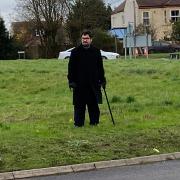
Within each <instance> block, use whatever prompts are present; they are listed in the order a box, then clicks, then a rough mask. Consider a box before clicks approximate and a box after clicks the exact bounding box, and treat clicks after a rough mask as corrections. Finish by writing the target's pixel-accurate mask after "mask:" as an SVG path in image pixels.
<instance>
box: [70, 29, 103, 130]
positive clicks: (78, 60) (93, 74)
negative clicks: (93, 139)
mask: <svg viewBox="0 0 180 180" xmlns="http://www.w3.org/2000/svg"><path fill="white" fill-rule="evenodd" d="M91 43H92V34H91V32H90V31H87V30H86V31H83V33H82V35H81V45H80V46H78V47H76V48H74V49H73V50H72V52H71V56H70V60H69V64H68V80H69V87H70V89H71V88H72V89H73V105H74V125H75V127H82V126H84V121H85V110H86V106H87V108H88V113H89V119H90V125H97V124H98V123H99V116H100V111H99V107H98V103H102V94H101V86H102V87H103V88H105V85H106V79H105V76H104V68H103V62H102V57H101V53H100V50H99V49H97V48H95V47H93V46H92V44H91Z"/></svg>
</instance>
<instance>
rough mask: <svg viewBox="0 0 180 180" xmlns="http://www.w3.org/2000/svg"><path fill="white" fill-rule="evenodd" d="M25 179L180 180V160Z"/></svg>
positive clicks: (27, 179)
mask: <svg viewBox="0 0 180 180" xmlns="http://www.w3.org/2000/svg"><path fill="white" fill-rule="evenodd" d="M24 180H180V160H172V161H163V162H158V163H153V164H144V165H133V166H123V167H115V168H107V169H100V170H93V171H88V172H79V173H69V174H65V175H60V176H46V177H35V178H26V179H24Z"/></svg>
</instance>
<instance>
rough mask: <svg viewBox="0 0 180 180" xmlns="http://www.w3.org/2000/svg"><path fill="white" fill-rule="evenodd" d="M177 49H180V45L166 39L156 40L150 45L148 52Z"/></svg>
mask: <svg viewBox="0 0 180 180" xmlns="http://www.w3.org/2000/svg"><path fill="white" fill-rule="evenodd" d="M177 51H180V45H178V44H171V43H169V42H166V41H154V42H152V46H150V47H148V53H172V52H177Z"/></svg>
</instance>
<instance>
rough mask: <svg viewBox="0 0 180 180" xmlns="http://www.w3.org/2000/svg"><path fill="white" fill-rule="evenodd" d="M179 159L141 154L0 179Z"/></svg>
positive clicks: (0, 178) (2, 175)
mask: <svg viewBox="0 0 180 180" xmlns="http://www.w3.org/2000/svg"><path fill="white" fill-rule="evenodd" d="M178 159H180V152H175V153H168V154H159V155H151V156H143V157H136V158H129V159H120V160H110V161H100V162H92V163H84V164H74V165H68V166H58V167H50V168H42V169H31V170H23V171H13V172H6V173H0V180H12V179H13V180H14V179H23V178H32V177H40V176H52V175H63V174H67V173H77V172H82V171H91V170H100V169H105V168H113V167H122V166H130V165H143V164H148V163H155V162H162V161H167V160H178Z"/></svg>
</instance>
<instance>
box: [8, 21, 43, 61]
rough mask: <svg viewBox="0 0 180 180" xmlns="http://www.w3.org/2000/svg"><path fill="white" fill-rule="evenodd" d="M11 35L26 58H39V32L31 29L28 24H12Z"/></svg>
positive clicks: (24, 22)
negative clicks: (19, 45)
mask: <svg viewBox="0 0 180 180" xmlns="http://www.w3.org/2000/svg"><path fill="white" fill-rule="evenodd" d="M11 34H12V35H13V37H14V38H15V39H16V40H17V41H18V42H19V43H21V44H22V46H23V47H24V49H23V50H24V51H25V52H26V57H27V58H32V59H34V58H40V57H41V54H42V53H41V48H40V45H41V41H40V37H39V32H38V31H37V29H33V26H32V25H31V23H30V22H26V21H23V22H13V23H12V24H11ZM21 50H22V49H21Z"/></svg>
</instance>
